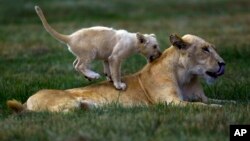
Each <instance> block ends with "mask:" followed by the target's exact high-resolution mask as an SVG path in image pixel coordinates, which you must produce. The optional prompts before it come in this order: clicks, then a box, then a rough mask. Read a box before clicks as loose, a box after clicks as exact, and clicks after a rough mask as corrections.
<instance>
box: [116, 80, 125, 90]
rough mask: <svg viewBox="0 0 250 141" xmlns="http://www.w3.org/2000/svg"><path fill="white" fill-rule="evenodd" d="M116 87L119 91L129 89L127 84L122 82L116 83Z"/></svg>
mask: <svg viewBox="0 0 250 141" xmlns="http://www.w3.org/2000/svg"><path fill="white" fill-rule="evenodd" d="M114 86H115V88H116V89H118V90H125V89H126V87H127V85H126V84H125V83H122V82H120V83H114Z"/></svg>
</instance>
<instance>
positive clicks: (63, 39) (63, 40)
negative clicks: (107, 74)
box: [35, 6, 69, 43]
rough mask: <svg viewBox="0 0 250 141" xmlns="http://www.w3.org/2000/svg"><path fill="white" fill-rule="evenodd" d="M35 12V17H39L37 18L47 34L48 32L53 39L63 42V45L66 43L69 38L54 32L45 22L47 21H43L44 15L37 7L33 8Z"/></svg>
mask: <svg viewBox="0 0 250 141" xmlns="http://www.w3.org/2000/svg"><path fill="white" fill-rule="evenodd" d="M35 10H36V13H37V15H38V16H39V18H40V19H41V21H42V23H43V26H44V28H45V29H46V31H47V32H49V33H50V34H51V35H52V36H53V37H55V38H56V39H57V40H59V41H61V42H63V43H67V42H68V40H69V37H68V36H67V35H63V34H60V33H58V32H57V31H55V30H54V29H53V28H52V27H51V26H50V25H49V24H48V22H47V20H46V19H45V17H44V15H43V11H42V9H41V8H40V7H39V6H35Z"/></svg>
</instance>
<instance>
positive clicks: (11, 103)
mask: <svg viewBox="0 0 250 141" xmlns="http://www.w3.org/2000/svg"><path fill="white" fill-rule="evenodd" d="M6 104H7V106H8V107H9V108H10V109H11V110H13V111H14V112H16V113H20V112H22V111H24V110H26V106H24V105H23V104H22V103H21V102H19V101H17V100H15V99H13V100H8V101H7V102H6Z"/></svg>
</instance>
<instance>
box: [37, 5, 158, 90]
mask: <svg viewBox="0 0 250 141" xmlns="http://www.w3.org/2000/svg"><path fill="white" fill-rule="evenodd" d="M35 10H36V12H37V14H38V16H39V17H40V19H41V21H42V23H43V25H44V28H45V29H46V31H47V32H49V33H50V34H51V35H52V36H53V37H54V38H56V39H57V40H59V41H61V42H63V43H65V44H67V46H68V49H69V51H70V52H72V53H73V54H74V55H75V56H76V60H75V61H74V62H73V66H74V68H75V69H76V70H77V71H79V72H81V73H82V74H84V75H85V77H86V78H87V79H98V78H99V77H100V75H99V74H98V73H96V72H94V71H92V70H90V69H89V67H88V65H89V64H90V62H91V61H92V60H94V59H99V60H103V66H104V74H105V75H106V76H107V79H109V80H110V81H113V83H114V86H115V87H116V88H117V89H122V90H125V88H126V84H125V83H122V82H121V72H120V67H121V62H122V60H124V59H125V58H127V57H128V56H130V55H131V54H133V53H140V54H142V55H144V56H145V57H146V58H147V59H148V61H149V62H151V61H153V60H154V59H156V58H158V57H159V56H160V55H161V52H160V48H159V45H158V42H157V39H156V37H155V35H154V34H140V33H129V32H127V31H126V30H115V29H113V28H108V27H102V26H95V27H90V28H83V29H80V30H78V31H76V32H74V33H72V34H71V35H63V34H60V33H58V32H57V31H55V30H54V29H53V28H52V27H51V26H50V25H49V24H48V22H47V20H46V19H45V17H44V15H43V12H42V10H41V9H40V8H39V7H38V6H35Z"/></svg>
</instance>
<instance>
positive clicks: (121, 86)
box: [109, 55, 126, 90]
mask: <svg viewBox="0 0 250 141" xmlns="http://www.w3.org/2000/svg"><path fill="white" fill-rule="evenodd" d="M121 61H122V60H121V59H120V58H119V57H117V56H116V55H111V56H110V57H109V64H110V65H109V67H110V73H111V78H112V80H113V84H114V86H115V88H116V89H118V90H125V89H126V84H125V83H122V82H121V71H120V69H121Z"/></svg>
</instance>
